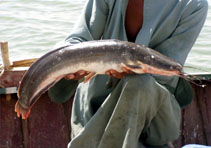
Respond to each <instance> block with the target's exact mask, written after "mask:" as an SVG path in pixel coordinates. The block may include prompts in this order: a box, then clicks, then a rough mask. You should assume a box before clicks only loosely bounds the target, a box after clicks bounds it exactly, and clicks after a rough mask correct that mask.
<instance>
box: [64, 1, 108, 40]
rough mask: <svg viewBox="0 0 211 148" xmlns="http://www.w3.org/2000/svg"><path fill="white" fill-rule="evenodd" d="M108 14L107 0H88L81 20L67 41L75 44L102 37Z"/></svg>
mask: <svg viewBox="0 0 211 148" xmlns="http://www.w3.org/2000/svg"><path fill="white" fill-rule="evenodd" d="M107 14H108V6H107V3H106V2H105V0H88V2H87V4H86V6H85V8H84V10H83V13H82V15H81V17H80V19H79V21H78V22H77V24H76V25H75V27H74V29H73V31H72V32H71V34H70V35H69V36H68V37H67V38H66V41H67V42H70V43H72V44H74V43H78V42H83V41H90V40H99V39H101V36H102V34H103V32H104V27H105V23H106V19H107Z"/></svg>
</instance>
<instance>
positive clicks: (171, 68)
mask: <svg viewBox="0 0 211 148" xmlns="http://www.w3.org/2000/svg"><path fill="white" fill-rule="evenodd" d="M130 52H131V56H130V58H129V60H128V62H127V64H126V66H128V67H129V68H130V69H131V71H133V72H135V73H150V74H158V75H165V76H173V75H179V74H180V73H181V72H182V69H183V66H182V65H181V64H179V63H178V62H176V61H174V60H172V59H171V58H169V57H167V56H165V55H163V54H161V53H159V52H157V51H155V50H152V49H150V48H146V47H142V48H141V50H140V48H138V49H137V50H131V51H130Z"/></svg>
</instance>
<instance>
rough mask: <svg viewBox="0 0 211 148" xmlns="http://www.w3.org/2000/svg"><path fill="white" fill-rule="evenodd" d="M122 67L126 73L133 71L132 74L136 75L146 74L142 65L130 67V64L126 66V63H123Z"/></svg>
mask: <svg viewBox="0 0 211 148" xmlns="http://www.w3.org/2000/svg"><path fill="white" fill-rule="evenodd" d="M121 65H122V70H123V71H124V72H127V71H132V72H135V73H144V72H143V71H142V69H143V68H142V66H141V65H129V64H124V63H121Z"/></svg>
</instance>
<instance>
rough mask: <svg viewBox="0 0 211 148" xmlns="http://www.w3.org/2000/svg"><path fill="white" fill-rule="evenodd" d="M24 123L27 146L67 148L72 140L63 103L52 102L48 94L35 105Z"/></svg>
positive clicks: (30, 147) (28, 147)
mask: <svg viewBox="0 0 211 148" xmlns="http://www.w3.org/2000/svg"><path fill="white" fill-rule="evenodd" d="M23 125H24V126H23V130H24V140H25V142H24V143H25V147H26V148H37V147H46V148H47V147H51V148H65V147H67V144H68V142H69V141H70V139H69V127H68V121H67V118H66V116H65V114H64V108H63V105H62V104H56V103H53V102H51V101H50V99H49V97H48V95H47V94H44V95H43V96H41V98H40V99H39V101H38V102H37V103H36V104H35V105H34V107H33V109H32V110H31V115H30V117H29V118H28V119H27V120H26V121H23Z"/></svg>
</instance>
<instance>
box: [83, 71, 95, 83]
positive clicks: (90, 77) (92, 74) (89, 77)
mask: <svg viewBox="0 0 211 148" xmlns="http://www.w3.org/2000/svg"><path fill="white" fill-rule="evenodd" d="M94 76H96V72H91V73H90V74H88V75H87V76H85V79H84V83H86V82H88V81H89V80H91V79H92V78H93V77H94Z"/></svg>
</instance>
